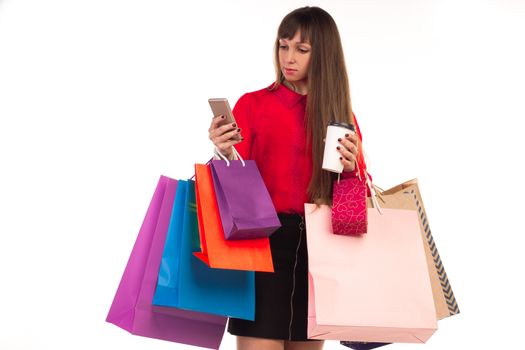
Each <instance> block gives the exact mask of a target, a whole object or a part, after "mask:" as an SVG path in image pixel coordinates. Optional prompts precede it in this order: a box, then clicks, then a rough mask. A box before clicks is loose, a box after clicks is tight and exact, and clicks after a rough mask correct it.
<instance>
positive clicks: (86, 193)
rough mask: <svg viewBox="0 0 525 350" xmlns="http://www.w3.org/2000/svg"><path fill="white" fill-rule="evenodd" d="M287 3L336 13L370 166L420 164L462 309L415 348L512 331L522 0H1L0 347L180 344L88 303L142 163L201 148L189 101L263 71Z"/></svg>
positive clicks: (186, 172) (111, 288) (118, 256)
mask: <svg viewBox="0 0 525 350" xmlns="http://www.w3.org/2000/svg"><path fill="white" fill-rule="evenodd" d="M304 5H318V6H321V7H323V8H324V9H326V10H327V11H328V12H329V13H331V14H332V16H333V17H334V19H335V20H336V22H337V24H338V26H339V30H340V33H341V36H342V40H343V46H344V49H345V55H346V60H347V64H348V70H349V76H350V82H351V93H352V100H353V106H354V110H355V113H356V115H357V118H358V120H359V123H360V126H361V130H362V132H363V136H364V146H365V148H366V150H367V153H368V156H369V158H370V161H371V164H370V166H371V168H370V171H371V173H372V175H373V176H374V179H375V180H376V183H377V184H378V185H380V186H381V187H383V188H389V187H391V186H394V185H396V184H398V183H400V182H403V181H405V180H408V179H411V178H414V177H417V178H418V179H419V183H420V189H421V192H422V194H423V197H424V200H425V206H426V209H427V213H428V216H429V218H430V223H431V227H432V231H433V234H434V238H435V240H436V242H437V246H438V248H439V252H440V254H441V257H442V259H443V261H444V264H445V267H446V269H447V270H446V271H447V273H448V276H449V279H450V281H451V283H452V287H453V290H454V292H455V295H456V297H457V300H458V302H459V306H460V309H461V314H460V315H458V316H455V317H452V318H448V319H445V320H443V321H440V322H439V327H440V328H439V330H438V331H437V332H436V333H435V335H434V336H433V337H432V338H431V339H430V340H429V341H428V343H427V345H424V347H425V348H426V349H444V348H447V349H474V348H481V347H483V348H485V347H497V348H501V349H504V348H518V347H520V346H522V344H523V338H522V336H521V334H522V333H523V326H525V324H524V322H523V315H524V312H525V308H524V302H523V299H522V298H523V297H522V296H523V295H525V288H524V287H523V271H522V270H523V266H524V264H523V260H522V256H523V244H524V243H525V239H524V234H525V232H524V231H525V230H524V229H523V210H522V207H523V206H522V205H521V203H522V201H523V199H524V196H523V195H524V191H523V189H522V187H521V183H522V181H521V180H522V178H523V176H524V173H523V171H522V170H521V163H522V159H523V156H522V152H523V151H524V150H525V147H524V142H523V141H522V129H521V126H522V125H523V124H522V123H521V119H523V118H524V117H525V107H524V97H525V87H524V85H525V83H524V82H525V68H524V67H525V64H524V62H525V49H524V47H525V45H524V44H523V40H524V37H525V4H524V2H523V1H520V0H472V1H469V0H434V1H431V0H398V1H389V0H352V1H318V2H315V3H305V2H302V1H269V0H266V1H264V2H263V1H260V2H255V1H240V0H239V1H224V0H223V1H194V2H191V3H190V2H179V1H157V0H151V1H129V0H127V1H124V0H122V1H117V0H91V1H71V0H68V1H67V0H62V1H59V0H48V1H30V0H0V167H1V170H0V278H1V280H0V349H9V350H11V349H56V350H59V349H97V348H98V349H102V348H104V349H109V348H114V349H124V348H126V349H185V348H189V347H186V346H183V345H178V344H173V343H168V342H164V341H159V340H154V339H148V338H142V337H135V336H131V335H129V334H128V333H126V332H125V331H123V330H121V329H119V328H117V327H115V326H113V325H110V324H108V323H105V322H104V320H105V317H106V313H107V311H108V308H109V306H110V304H111V301H112V299H113V296H114V293H115V291H116V288H117V286H118V283H119V281H120V277H121V274H122V272H123V270H124V267H125V264H126V262H127V259H128V256H129V253H130V251H131V248H132V245H133V243H134V240H135V238H136V234H137V232H138V229H139V227H140V224H141V222H142V219H143V216H144V213H145V211H146V208H147V205H148V204H149V200H150V198H151V195H152V193H153V190H154V187H155V185H156V182H157V180H158V177H159V175H160V174H164V175H168V176H171V177H174V178H186V177H189V176H191V175H192V171H193V170H192V168H193V163H195V162H205V161H206V160H208V159H209V157H210V155H211V150H212V146H211V144H210V142H209V140H208V138H207V129H208V126H209V122H210V119H211V112H210V110H209V106H208V105H207V99H208V98H209V97H227V98H229V99H230V102H231V103H232V105H233V104H234V103H235V101H236V100H237V99H238V98H239V97H240V96H241V95H242V94H243V93H245V92H248V91H253V90H258V89H261V88H263V87H265V86H267V85H269V84H270V83H271V82H272V80H273V77H274V73H273V72H274V70H273V61H272V57H273V56H272V48H273V41H274V35H275V33H276V30H277V26H278V24H279V22H280V21H281V19H282V17H284V15H286V14H287V13H288V12H290V11H291V10H293V9H295V8H297V7H300V6H304ZM420 346H421V345H413V344H396V345H391V346H389V349H392V350H394V349H412V348H415V347H420ZM233 348H234V338H233V337H232V336H230V335H229V334H227V335H226V336H225V338H224V341H223V344H222V346H221V349H233ZM325 348H326V349H343V348H342V347H340V345H338V343H336V342H329V343H327V345H326V346H325Z"/></svg>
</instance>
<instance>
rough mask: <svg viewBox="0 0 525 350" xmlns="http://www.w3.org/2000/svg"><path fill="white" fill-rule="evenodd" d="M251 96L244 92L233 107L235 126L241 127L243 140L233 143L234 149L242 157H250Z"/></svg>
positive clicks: (251, 140)
mask: <svg viewBox="0 0 525 350" xmlns="http://www.w3.org/2000/svg"><path fill="white" fill-rule="evenodd" d="M251 104H252V102H251V98H250V95H249V94H244V95H243V96H241V98H239V100H238V101H237V103H236V104H235V107H233V111H232V113H233V117H234V118H235V122H236V123H237V127H238V128H240V129H241V136H242V137H243V138H244V140H243V141H241V142H240V143H238V144H237V145H235V149H236V150H237V151H238V152H239V154H240V155H241V157H242V158H244V159H251V155H252V154H251V153H252V152H251V151H252V144H253V137H254V132H253V127H254V125H253V122H252V121H253V116H252V114H251V113H252V106H251Z"/></svg>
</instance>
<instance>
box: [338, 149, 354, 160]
mask: <svg viewBox="0 0 525 350" xmlns="http://www.w3.org/2000/svg"><path fill="white" fill-rule="evenodd" d="M338 151H339V153H340V154H341V156H342V157H343V158H344V159H346V160H349V161H352V162H353V161H355V160H356V157H355V155H354V154H353V153H352V152H350V151H349V150H347V149H346V148H343V147H339V149H338Z"/></svg>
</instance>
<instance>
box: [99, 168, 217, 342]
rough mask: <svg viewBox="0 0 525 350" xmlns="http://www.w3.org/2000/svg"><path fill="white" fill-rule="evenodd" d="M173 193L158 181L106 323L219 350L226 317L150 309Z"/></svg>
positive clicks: (170, 183)
mask: <svg viewBox="0 0 525 350" xmlns="http://www.w3.org/2000/svg"><path fill="white" fill-rule="evenodd" d="M176 189H177V182H176V181H175V180H172V179H170V178H168V177H165V176H161V178H160V180H159V182H158V185H157V188H156V189H155V193H154V194H153V198H152V200H151V204H150V205H149V208H148V211H147V213H146V217H145V218H144V222H143V223H142V227H141V228H140V231H139V234H138V237H137V240H136V242H135V245H134V246H133V250H132V252H131V255H130V257H129V260H128V263H127V265H126V268H125V270H124V274H123V276H122V279H121V281H120V284H119V287H118V289H117V292H116V294H115V298H114V300H113V303H112V304H111V308H110V310H109V313H108V316H107V318H106V321H107V322H110V323H113V324H115V325H116V326H118V327H120V328H122V329H125V330H127V331H128V332H130V333H132V334H135V335H140V336H145V337H150V338H156V339H163V340H168V341H172V342H177V343H183V344H188V345H194V346H200V347H205V348H210V349H218V348H219V345H220V343H221V340H222V336H223V333H224V329H225V326H226V318H225V317H220V316H215V315H208V314H203V313H200V312H193V311H186V310H179V309H175V308H166V307H156V306H152V304H151V302H152V299H153V294H154V291H155V285H156V281H157V273H158V270H159V265H160V260H161V257H162V249H163V246H164V241H165V238H166V232H167V230H168V224H169V219H170V215H171V210H172V206H173V200H174V198H175V192H176Z"/></svg>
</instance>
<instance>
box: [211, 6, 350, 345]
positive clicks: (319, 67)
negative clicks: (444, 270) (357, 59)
mask: <svg viewBox="0 0 525 350" xmlns="http://www.w3.org/2000/svg"><path fill="white" fill-rule="evenodd" d="M275 65H276V73H277V78H276V81H275V82H274V83H272V84H271V85H270V86H269V87H267V88H265V89H262V90H259V91H255V92H251V93H247V94H245V95H243V96H242V97H241V98H240V99H239V101H238V102H237V104H236V105H235V108H234V109H233V114H234V116H235V119H236V122H237V124H238V125H237V124H235V123H232V124H226V125H222V120H224V117H222V116H218V117H216V118H214V120H213V121H212V124H211V126H210V129H209V137H210V139H211V140H212V142H213V143H214V144H215V146H216V148H217V150H218V151H220V152H221V153H222V154H224V155H226V156H227V157H229V158H230V159H234V158H235V156H234V154H233V149H232V147H233V146H235V148H236V149H237V151H238V152H239V154H240V155H241V156H242V157H243V158H245V159H253V160H255V161H256V163H257V166H258V168H259V171H260V172H261V175H262V177H263V179H264V181H265V184H266V186H267V188H268V191H269V193H270V196H271V198H272V201H273V203H274V206H275V209H276V210H277V212H278V213H279V218H280V220H281V223H282V227H281V228H280V229H279V230H278V231H276V232H275V233H274V234H273V235H272V236H271V237H270V245H271V249H272V255H273V259H274V268H275V272H274V273H263V272H261V273H256V306H255V310H256V311H255V321H253V322H252V321H246V320H240V319H230V321H229V325H228V331H229V332H230V333H232V334H234V335H237V348H238V349H239V350H251V349H266V350H274V349H275V350H283V349H305V350H310V349H311V350H314V349H322V347H323V342H322V341H309V340H308V339H307V331H306V329H307V313H308V256H307V251H306V234H305V231H304V216H303V215H304V203H311V202H315V203H328V204H329V203H331V196H332V182H333V180H334V175H333V173H330V172H327V171H324V170H322V168H321V164H322V157H323V151H324V142H323V139H324V135H325V131H326V127H327V125H328V123H329V122H330V121H339V122H346V123H349V124H354V125H356V124H355V118H354V117H353V114H352V109H351V104H350V94H349V86H348V77H347V73H346V68H345V61H344V56H343V50H342V45H341V40H340V37H339V32H338V30H337V26H336V24H335V22H334V20H333V19H332V17H331V16H330V15H329V14H328V13H327V12H326V11H324V10H322V9H320V8H318V7H303V8H299V9H297V10H295V11H292V12H291V13H289V14H288V15H287V16H286V17H284V19H283V20H282V22H281V24H280V26H279V29H278V33H277V40H276V43H275ZM307 96H308V97H307ZM356 127H357V125H356ZM358 133H359V131H358ZM239 134H240V135H242V138H239V137H238V136H239ZM359 137H360V134H359ZM358 145H359V138H358V137H356V136H354V135H353V134H348V135H346V138H345V139H340V140H339V146H338V147H337V149H338V150H339V152H340V155H341V156H340V161H341V162H342V164H343V166H344V172H343V177H348V176H354V175H355V174H354V172H355V168H356V157H357V155H358Z"/></svg>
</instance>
